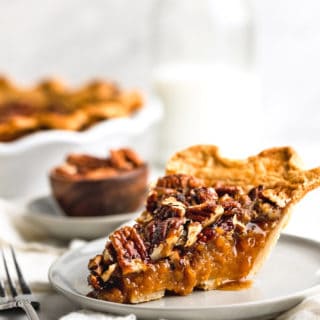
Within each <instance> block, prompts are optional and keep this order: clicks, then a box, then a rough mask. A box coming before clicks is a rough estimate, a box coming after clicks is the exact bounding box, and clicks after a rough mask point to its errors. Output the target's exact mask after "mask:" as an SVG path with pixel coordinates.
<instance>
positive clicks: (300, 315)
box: [276, 295, 320, 320]
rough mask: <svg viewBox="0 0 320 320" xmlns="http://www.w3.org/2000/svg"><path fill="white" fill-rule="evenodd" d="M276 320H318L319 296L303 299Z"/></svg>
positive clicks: (319, 313) (319, 312) (319, 319)
mask: <svg viewBox="0 0 320 320" xmlns="http://www.w3.org/2000/svg"><path fill="white" fill-rule="evenodd" d="M276 320H320V295H317V296H313V297H310V298H307V299H305V300H304V301H302V302H301V303H300V304H298V305H297V306H296V307H294V308H293V309H291V310H289V311H287V312H285V313H284V314H282V315H281V316H280V317H278V318H277V319H276Z"/></svg>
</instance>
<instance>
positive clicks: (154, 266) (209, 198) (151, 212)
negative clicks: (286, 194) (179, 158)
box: [88, 174, 283, 303]
mask: <svg viewBox="0 0 320 320" xmlns="http://www.w3.org/2000/svg"><path fill="white" fill-rule="evenodd" d="M282 205H283V204H282V203H277V201H276V199H274V198H270V197H269V196H268V193H267V192H265V190H264V187H263V186H261V185H259V186H256V187H252V188H251V189H250V190H249V191H247V192H246V191H244V190H243V188H241V187H238V186H233V185H226V184H223V183H219V182H217V183H216V184H215V185H214V186H212V187H206V186H204V184H203V182H202V181H201V180H200V179H196V178H194V177H192V176H189V175H184V174H173V175H168V176H165V177H163V178H160V179H159V180H158V182H157V184H156V186H155V187H154V188H153V190H152V191H151V192H150V194H149V196H148V198H147V204H146V210H145V211H144V213H143V214H142V215H141V216H140V217H139V218H138V219H137V221H136V224H135V225H134V226H126V227H123V228H120V229H119V230H117V231H115V232H114V233H113V234H111V236H110V241H108V242H107V244H106V248H105V250H104V252H103V253H102V254H101V255H97V256H96V257H94V258H93V259H91V260H90V262H89V269H90V272H91V273H90V275H89V278H88V280H89V284H90V285H91V286H92V287H93V291H92V292H91V293H90V294H89V296H91V297H94V298H98V299H103V300H108V301H113V302H120V303H137V302H142V301H145V300H151V299H156V298H159V297H161V296H163V295H164V293H165V292H172V293H174V294H178V295H187V294H189V293H191V292H192V291H193V290H194V289H195V288H199V289H206V290H208V289H214V288H219V287H222V288H223V286H225V285H226V283H229V282H235V281H242V280H245V279H246V277H247V276H248V275H249V272H250V270H251V269H252V265H253V263H254V261H255V259H256V257H257V255H258V253H259V251H260V250H261V248H262V247H263V246H264V245H265V242H266V240H267V238H268V236H269V234H270V232H271V231H272V230H273V228H274V227H275V226H276V225H277V223H278V221H279V219H280V215H281V206H282ZM146 297H147V299H146Z"/></svg>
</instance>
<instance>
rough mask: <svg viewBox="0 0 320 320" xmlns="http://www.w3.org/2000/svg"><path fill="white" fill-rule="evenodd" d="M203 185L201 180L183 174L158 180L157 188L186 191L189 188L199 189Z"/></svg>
mask: <svg viewBox="0 0 320 320" xmlns="http://www.w3.org/2000/svg"><path fill="white" fill-rule="evenodd" d="M202 184H203V183H202V182H201V180H199V179H196V178H194V177H192V176H188V175H185V174H173V175H170V176H165V177H163V178H160V179H159V180H158V182H157V185H156V186H157V187H163V188H170V189H181V190H188V189H191V188H196V187H200V186H201V185H202Z"/></svg>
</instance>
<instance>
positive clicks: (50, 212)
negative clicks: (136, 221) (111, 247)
mask: <svg viewBox="0 0 320 320" xmlns="http://www.w3.org/2000/svg"><path fill="white" fill-rule="evenodd" d="M27 211H28V213H27V214H26V215H25V218H26V219H27V220H28V221H29V222H31V223H32V224H34V225H36V226H39V228H41V229H40V230H43V231H46V232H47V233H48V234H49V235H51V236H52V237H53V238H56V239H61V240H72V239H75V238H78V239H85V240H92V239H96V238H100V237H103V236H106V235H107V234H109V233H110V232H112V231H113V230H114V229H115V228H116V227H118V226H119V225H121V224H123V223H124V222H126V221H128V220H130V219H133V218H134V217H135V215H136V214H137V213H125V214H115V215H108V216H99V217H69V216H66V215H65V214H64V213H63V212H62V211H61V210H60V208H59V207H58V206H57V205H56V203H55V201H54V200H53V199H52V197H51V196H44V197H40V198H37V199H34V200H32V201H31V202H29V204H28V205H27Z"/></svg>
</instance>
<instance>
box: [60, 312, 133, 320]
mask: <svg viewBox="0 0 320 320" xmlns="http://www.w3.org/2000/svg"><path fill="white" fill-rule="evenodd" d="M60 320H136V316H135V315H133V314H129V315H128V316H124V317H121V316H118V317H116V316H112V315H109V314H102V313H98V312H93V311H87V310H80V311H78V312H72V313H69V314H68V315H66V316H63V317H62V318H60Z"/></svg>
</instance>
